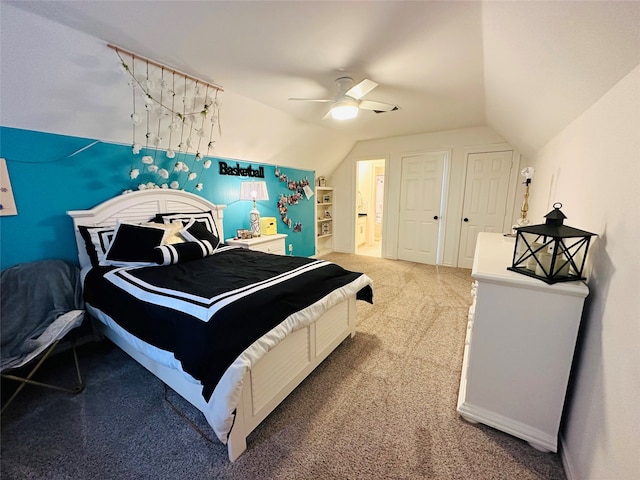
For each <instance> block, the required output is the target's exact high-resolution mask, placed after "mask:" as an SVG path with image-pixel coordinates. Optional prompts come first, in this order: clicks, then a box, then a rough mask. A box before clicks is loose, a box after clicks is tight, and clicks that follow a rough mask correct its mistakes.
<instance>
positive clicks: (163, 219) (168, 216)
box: [155, 211, 220, 238]
mask: <svg viewBox="0 0 640 480" xmlns="http://www.w3.org/2000/svg"><path fill="white" fill-rule="evenodd" d="M192 218H193V219H195V220H196V221H198V222H200V223H203V224H204V226H205V227H207V230H209V231H210V232H211V233H214V234H215V235H216V236H217V237H218V238H220V234H219V233H218V228H217V227H216V222H214V221H213V212H211V211H208V212H187V213H157V214H156V217H155V221H156V222H158V223H173V222H184V223H185V224H186V223H188V222H189V220H191V219H192Z"/></svg>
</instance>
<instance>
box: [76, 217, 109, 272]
mask: <svg viewBox="0 0 640 480" xmlns="http://www.w3.org/2000/svg"><path fill="white" fill-rule="evenodd" d="M78 231H79V232H80V235H81V236H82V239H83V240H84V247H85V249H86V250H87V255H89V260H91V265H92V266H94V267H97V266H98V265H99V264H100V260H102V259H103V258H104V256H105V255H106V253H107V251H108V250H109V246H110V245H111V241H112V240H113V233H114V231H115V227H87V226H84V225H78Z"/></svg>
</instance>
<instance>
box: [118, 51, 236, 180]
mask: <svg viewBox="0 0 640 480" xmlns="http://www.w3.org/2000/svg"><path fill="white" fill-rule="evenodd" d="M107 46H108V47H109V48H111V49H113V50H115V52H116V54H117V55H118V59H119V60H120V64H121V66H122V68H123V69H124V71H125V73H126V74H127V76H128V77H129V86H130V87H131V93H132V113H131V119H130V121H131V128H132V142H131V149H132V161H131V169H130V170H129V178H130V179H131V182H132V189H133V190H144V189H153V188H171V189H175V190H177V189H183V190H187V191H191V192H192V191H194V190H198V191H200V190H202V188H203V182H202V179H201V174H202V173H203V171H204V170H206V169H208V168H210V167H211V160H206V159H205V157H208V156H209V155H210V154H211V153H212V151H213V148H214V145H215V142H216V138H218V137H220V135H221V134H222V130H221V126H220V101H219V98H218V95H219V93H221V92H223V91H224V90H223V89H222V87H220V86H219V85H215V84H213V83H209V82H206V81H204V80H201V79H198V78H195V77H192V76H191V75H188V74H186V73H182V72H179V71H178V70H175V69H173V68H170V67H168V66H165V65H162V64H161V63H158V62H155V61H153V60H150V59H148V58H145V57H142V56H140V55H137V54H135V53H132V52H130V51H127V50H124V49H122V48H120V47H116V46H114V45H111V44H109V45H107Z"/></svg>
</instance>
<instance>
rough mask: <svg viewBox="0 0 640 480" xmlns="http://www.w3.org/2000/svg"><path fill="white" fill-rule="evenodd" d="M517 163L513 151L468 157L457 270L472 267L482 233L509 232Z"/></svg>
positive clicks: (474, 154) (476, 154)
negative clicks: (510, 204) (477, 238)
mask: <svg viewBox="0 0 640 480" xmlns="http://www.w3.org/2000/svg"><path fill="white" fill-rule="evenodd" d="M516 161H517V160H516V159H514V155H513V151H511V150H509V151H502V152H485V153H470V154H469V155H468V157H467V175H466V181H465V190H464V204H463V210H462V215H463V217H462V228H461V229H460V248H459V250H458V267H460V268H471V267H472V266H473V255H474V252H475V246H476V237H477V236H478V233H479V232H506V231H508V230H509V231H510V229H511V227H510V222H509V221H508V219H507V218H506V213H507V206H508V205H507V203H508V200H509V199H510V198H512V195H513V193H512V191H513V185H515V182H516V179H515V178H514V175H515V174H517V172H516V170H517V168H516V165H515V164H514V163H515V162H516ZM516 178H517V177H516ZM505 268H506V267H505Z"/></svg>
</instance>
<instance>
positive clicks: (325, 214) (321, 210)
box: [315, 187, 333, 256]
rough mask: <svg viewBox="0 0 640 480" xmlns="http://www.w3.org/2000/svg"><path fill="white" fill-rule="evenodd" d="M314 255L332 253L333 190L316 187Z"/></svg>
mask: <svg viewBox="0 0 640 480" xmlns="http://www.w3.org/2000/svg"><path fill="white" fill-rule="evenodd" d="M315 214H316V223H315V227H316V232H315V233H316V235H315V237H316V255H317V256H322V255H326V254H327V253H331V252H333V188H332V187H316V212H315Z"/></svg>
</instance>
